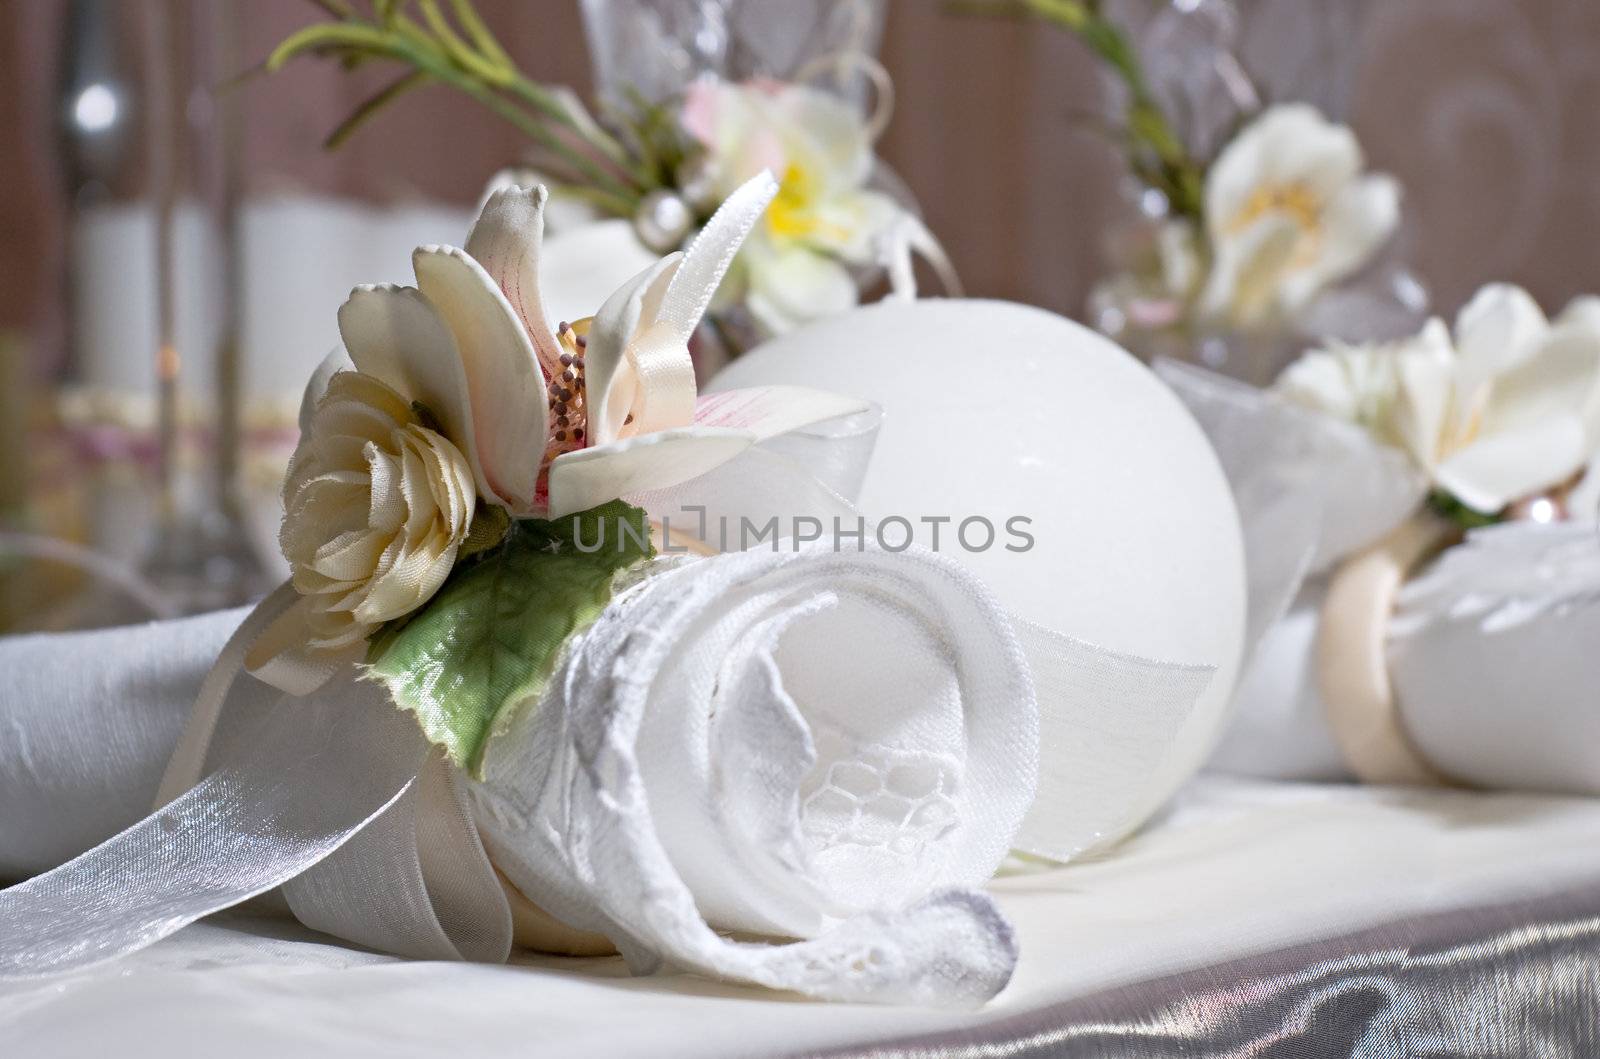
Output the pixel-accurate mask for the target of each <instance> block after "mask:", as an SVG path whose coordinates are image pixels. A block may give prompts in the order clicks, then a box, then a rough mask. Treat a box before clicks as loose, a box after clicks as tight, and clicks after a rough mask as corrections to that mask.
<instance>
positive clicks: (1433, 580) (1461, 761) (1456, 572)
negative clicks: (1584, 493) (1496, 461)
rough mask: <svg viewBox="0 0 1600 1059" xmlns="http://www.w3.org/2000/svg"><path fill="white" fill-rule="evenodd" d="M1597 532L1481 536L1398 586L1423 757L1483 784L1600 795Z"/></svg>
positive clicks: (1396, 646)
mask: <svg viewBox="0 0 1600 1059" xmlns="http://www.w3.org/2000/svg"><path fill="white" fill-rule="evenodd" d="M1596 645H1600V535H1597V534H1596V532H1595V527H1594V526H1593V525H1590V524H1587V523H1565V524H1555V525H1541V524H1537V523H1528V522H1520V523H1519V522H1513V523H1507V524H1504V525H1500V526H1492V527H1488V528H1486V529H1482V530H1477V531H1474V532H1473V533H1472V534H1470V535H1469V536H1468V538H1467V540H1466V542H1465V543H1464V544H1460V545H1457V546H1456V547H1454V548H1451V549H1449V550H1448V551H1447V552H1445V554H1444V555H1443V556H1442V557H1441V558H1440V559H1439V560H1438V562H1436V563H1435V564H1434V565H1433V566H1432V567H1431V568H1430V569H1428V570H1427V571H1425V572H1424V573H1423V574H1422V576H1420V577H1419V578H1417V579H1416V580H1414V581H1412V582H1411V583H1409V584H1408V585H1407V586H1406V587H1405V588H1404V589H1403V590H1402V592H1401V595H1400V600H1399V605H1398V607H1397V608H1396V611H1395V616H1394V620H1393V621H1392V622H1391V624H1390V630H1389V670H1390V673H1391V674H1392V676H1393V678H1394V683H1395V691H1396V694H1397V696H1398V698H1399V701H1400V703H1401V705H1402V707H1403V711H1404V718H1405V723H1406V728H1407V730H1408V732H1409V734H1410V737H1411V740H1412V742H1413V743H1415V744H1416V746H1417V749H1418V750H1419V751H1421V753H1422V754H1423V756H1424V757H1425V758H1426V759H1427V760H1428V761H1429V762H1430V763H1432V764H1433V765H1434V766H1435V767H1437V768H1438V769H1440V770H1441V771H1442V772H1444V773H1445V774H1446V775H1447V776H1449V777H1451V778H1452V779H1455V780H1459V781H1461V782H1463V783H1470V784H1474V785H1477V786H1482V787H1496V788H1521V789H1529V790H1543V791H1558V792H1564V793H1573V794H1600V754H1596V753H1595V748H1596V747H1600V711H1597V710H1596V709H1595V671H1596V666H1595V661H1594V650H1595V647H1596Z"/></svg>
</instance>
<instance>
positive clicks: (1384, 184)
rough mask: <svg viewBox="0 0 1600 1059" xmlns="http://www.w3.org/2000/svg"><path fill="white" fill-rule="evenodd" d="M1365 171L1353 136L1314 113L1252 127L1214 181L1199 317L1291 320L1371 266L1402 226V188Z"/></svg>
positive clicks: (1224, 158) (1209, 190)
mask: <svg viewBox="0 0 1600 1059" xmlns="http://www.w3.org/2000/svg"><path fill="white" fill-rule="evenodd" d="M1363 165H1364V160H1363V158H1362V154H1361V145H1360V144H1359V143H1357V142H1356V138H1355V134H1354V133H1352V132H1351V131H1350V130H1349V129H1348V128H1346V127H1345V126H1343V125H1335V124H1333V123H1332V122H1330V121H1328V120H1327V119H1326V118H1324V117H1323V116H1322V115H1321V114H1320V113H1318V111H1317V110H1316V108H1315V107H1311V106H1307V105H1305V104H1285V105H1281V106H1275V107H1270V108H1268V109H1267V110H1266V111H1264V112H1263V113H1262V114H1261V116H1260V117H1258V118H1256V119H1255V120H1254V121H1252V122H1251V123H1250V124H1249V125H1248V126H1246V127H1245V129H1244V130H1243V131H1242V132H1240V133H1239V135H1238V136H1236V137H1234V139H1233V140H1232V141H1231V142H1229V144H1228V146H1227V147H1225V148H1224V149H1223V151H1222V153H1221V154H1220V155H1219V156H1218V157H1217V160H1216V161H1215V162H1214V163H1213V164H1212V166H1211V169H1210V172H1209V173H1208V174H1207V176H1206V191H1205V215H1206V235H1207V238H1208V241H1209V242H1210V244H1211V252H1212V260H1211V272H1210V275H1209V277H1208V278H1207V281H1206V285H1205V288H1204V290H1203V291H1202V292H1201V295H1200V310H1201V312H1202V313H1203V314H1205V315H1207V316H1210V317H1213V318H1220V319H1223V320H1225V321H1227V322H1228V323H1230V324H1232V325H1234V326H1241V327H1253V326H1258V325H1262V324H1267V323H1271V322H1273V321H1275V320H1279V319H1282V318H1285V317H1292V316H1294V315H1295V314H1297V313H1298V312H1300V311H1301V310H1302V309H1304V308H1305V307H1306V306H1307V305H1308V304H1309V303H1310V302H1311V300H1312V299H1313V298H1314V297H1316V295H1317V294H1318V293H1319V292H1320V291H1321V290H1323V289H1324V288H1325V287H1327V286H1328V285H1330V284H1332V283H1335V282H1337V281H1339V280H1341V279H1344V278H1345V277H1347V276H1349V275H1350V274H1351V273H1353V272H1355V271H1356V270H1357V269H1359V268H1360V267H1361V266H1362V265H1364V264H1366V263H1367V262H1368V261H1369V260H1371V258H1372V256H1373V254H1374V253H1376V252H1377V250H1378V248H1379V247H1380V246H1382V245H1383V243H1384V242H1385V241H1386V240H1387V239H1388V238H1389V236H1390V235H1392V234H1393V232H1394V230H1395V227H1396V226H1397V225H1398V224H1399V220H1400V188H1399V185H1398V184H1396V183H1395V181H1394V180H1393V179H1392V178H1390V177H1388V176H1385V175H1382V174H1367V173H1363V172H1362V166H1363Z"/></svg>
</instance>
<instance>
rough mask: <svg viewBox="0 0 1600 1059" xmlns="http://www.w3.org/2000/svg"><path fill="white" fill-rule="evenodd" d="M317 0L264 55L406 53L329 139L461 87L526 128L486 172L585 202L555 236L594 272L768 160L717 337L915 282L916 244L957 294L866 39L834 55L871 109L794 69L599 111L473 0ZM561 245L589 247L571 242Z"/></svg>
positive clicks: (724, 340)
mask: <svg viewBox="0 0 1600 1059" xmlns="http://www.w3.org/2000/svg"><path fill="white" fill-rule="evenodd" d="M323 6H324V7H325V8H326V9H327V10H328V12H329V15H330V16H331V17H330V19H329V20H328V21H324V22H320V23H317V24H315V25H312V26H308V27H306V28H304V29H302V30H300V31H299V32H297V33H295V34H293V35H292V36H290V37H289V38H288V39H286V40H285V41H284V42H283V43H282V44H281V45H279V46H278V48H277V49H276V50H275V51H274V52H273V53H272V55H271V56H270V57H269V58H268V59H267V61H266V69H267V70H269V71H276V70H278V69H281V68H282V67H283V66H284V65H285V64H286V63H288V62H290V61H291V60H293V59H294V58H296V57H299V56H304V55H314V56H320V57H324V58H329V59H334V60H336V61H338V62H340V63H342V64H343V65H345V66H347V67H356V66H359V65H361V64H364V63H367V62H373V61H387V62H393V63H398V64H399V65H400V66H402V67H404V68H406V69H407V72H406V73H405V74H404V75H403V76H401V77H400V78H399V79H398V80H396V81H395V82H393V83H392V84H390V85H389V86H388V87H386V88H385V89H383V90H382V91H380V92H379V93H377V94H376V95H375V96H373V97H372V98H371V99H370V100H368V101H367V102H365V103H363V104H362V105H361V106H360V107H358V108H357V109H356V111H355V112H354V113H353V114H351V115H350V117H349V118H348V119H347V120H346V121H344V122H343V123H342V124H341V125H340V126H339V127H338V128H337V129H335V130H334V132H333V133H332V134H331V135H330V136H329V137H328V140H327V144H328V146H330V147H332V146H337V145H338V144H340V143H343V142H344V141H345V140H346V139H347V138H348V137H349V136H350V135H351V133H353V132H354V131H355V130H356V129H358V128H359V127H360V126H361V125H362V124H364V123H365V122H366V121H368V120H369V119H370V118H371V117H372V116H373V115H374V114H376V113H377V112H379V111H380V110H381V109H382V108H384V107H385V106H388V105H389V104H391V103H393V102H394V101H395V100H396V99H398V98H399V97H400V96H402V95H404V94H405V93H406V92H408V91H410V90H412V89H414V88H417V87H419V86H422V85H426V84H430V83H432V84H444V85H448V86H450V87H452V88H455V89H457V90H458V91H461V92H464V93H465V94H467V95H468V96H470V97H471V98H473V99H475V100H477V101H479V102H480V103H482V104H483V105H485V106H486V107H488V108H489V109H490V110H492V111H493V112H494V113H496V114H497V115H499V116H500V117H502V118H504V119H506V120H507V121H509V122H511V123H512V124H514V125H515V126H516V127H517V128H518V129H519V130H520V131H522V132H523V133H524V134H526V135H527V137H528V138H529V140H530V157H529V159H528V161H527V164H526V165H521V166H518V167H515V168H513V169H511V170H508V171H507V173H506V174H504V175H502V176H501V177H497V178H496V181H495V183H494V184H492V185H491V188H493V187H495V186H500V185H504V184H508V183H514V182H517V183H532V182H535V181H538V182H542V183H544V184H546V185H548V186H549V187H550V188H551V190H552V194H554V195H555V196H556V197H557V198H558V199H561V200H563V201H564V202H566V203H567V209H566V213H567V215H568V216H569V218H570V216H571V215H572V214H573V213H574V212H577V213H579V214H580V215H583V216H585V217H586V222H585V223H582V224H579V225H577V226H576V227H573V228H570V230H567V231H565V232H564V233H563V235H564V236H565V237H566V238H568V239H571V238H574V237H578V236H580V234H581V235H582V237H583V238H585V239H586V240H587V241H588V242H589V243H592V244H593V245H594V247H596V248H603V252H604V254H605V255H606V256H608V257H610V258H612V259H613V263H612V264H610V265H608V266H607V267H606V268H605V269H603V270H601V271H602V273H603V274H604V275H606V276H609V275H611V274H612V273H613V272H614V271H615V269H616V265H615V263H614V262H615V261H616V260H618V259H620V260H621V261H622V262H623V263H625V264H629V265H631V266H632V267H633V268H634V269H637V268H642V267H643V266H644V265H645V264H647V263H648V262H649V261H650V260H652V259H653V258H654V257H655V256H656V255H659V254H663V253H666V252H668V251H671V250H674V249H678V248H681V247H683V246H686V245H688V243H689V242H690V241H691V240H692V239H693V238H694V235H695V233H696V232H698V231H699V229H700V228H701V226H702V225H703V224H704V223H705V222H706V220H707V219H709V218H710V216H711V215H712V213H713V212H714V211H715V210H716V209H717V207H718V206H719V205H721V203H722V202H723V201H724V200H725V199H726V197H727V196H728V195H729V194H731V193H732V192H733V190H734V189H735V188H737V187H739V186H740V185H742V184H743V183H745V182H746V181H748V180H750V179H751V178H752V177H754V176H755V175H756V174H757V173H759V172H762V171H763V170H766V171H770V172H772V173H774V174H777V176H778V177H779V181H780V190H779V194H778V198H777V200H776V202H775V203H774V204H773V207H772V209H771V210H770V211H769V212H768V213H767V215H766V218H765V220H764V221H763V223H762V224H761V225H760V226H759V227H758V229H757V230H756V231H754V232H752V233H751V236H750V238H749V239H748V240H747V242H746V244H745V247H744V248H743V250H742V251H741V253H740V255H739V259H738V262H737V264H736V266H735V267H734V268H733V269H731V270H730V271H729V274H728V276H727V282H726V285H725V286H724V288H723V289H722V290H720V291H719V293H718V296H717V299H716V301H715V303H714V306H713V312H712V313H711V315H710V317H709V318H708V319H709V321H710V322H711V323H712V324H713V325H715V328H716V337H717V339H718V340H719V342H720V344H721V346H722V347H723V349H724V351H725V352H732V353H737V352H738V351H739V350H740V349H742V348H744V347H746V346H748V345H749V344H751V343H753V342H754V341H757V340H759V339H760V338H762V337H766V336H770V335H773V334H778V333H781V332H784V331H787V330H789V329H790V328H792V327H794V326H796V325H798V324H800V323H804V322H805V321H806V320H809V319H814V318H816V317H818V316H824V315H829V314H832V313H836V312H839V311H842V310H844V309H848V308H850V307H852V306H854V305H856V304H857V303H858V301H859V300H860V298H861V295H862V291H863V288H864V287H865V286H866V285H867V284H869V283H870V282H873V281H875V280H876V279H877V278H878V277H883V276H886V277H887V279H888V280H889V282H890V284H891V285H892V286H893V287H894V288H895V289H896V290H899V291H902V292H912V291H914V285H913V284H914V280H913V278H912V274H911V259H912V255H913V254H919V255H922V256H923V257H925V258H926V259H927V260H928V261H929V262H930V263H931V264H932V265H933V267H934V268H935V269H936V270H937V271H938V273H939V276H940V279H941V282H942V283H943V284H944V285H945V287H946V288H947V289H948V290H949V291H950V292H951V293H959V289H960V285H959V280H958V278H957V277H956V275H955V271H954V269H953V267H951V265H950V263H949V260H948V258H947V257H946V256H945V254H944V252H943V250H942V249H941V248H940V247H939V244H938V242H937V240H935V239H934V238H933V236H932V234H931V233H930V232H929V231H928V230H927V228H926V227H925V226H924V225H923V224H922V222H921V220H920V219H919V218H918V216H917V214H916V212H915V209H914V207H912V206H910V205H908V204H907V203H905V202H902V201H901V199H900V198H897V197H895V196H894V195H891V194H890V193H889V192H888V191H887V190H885V188H886V187H891V186H892V187H896V188H898V187H900V185H898V182H892V183H889V184H885V183H884V182H882V181H880V180H879V179H878V177H879V169H880V163H879V161H878V159H877V157H876V154H875V153H874V150H873V144H874V141H875V140H876V139H877V137H878V135H879V134H880V133H881V132H882V131H883V129H884V127H885V126H886V125H887V123H888V117H889V113H888V107H889V101H890V99H891V98H892V93H891V91H890V88H889V82H888V75H887V74H886V73H885V72H884V71H883V70H882V68H881V67H880V66H879V65H878V64H877V63H876V61H875V60H872V59H871V58H870V57H868V56H865V55H859V54H852V55H850V56H840V57H838V59H839V61H840V62H841V63H845V62H848V63H849V64H850V65H852V66H856V67H860V68H862V69H863V70H864V71H866V73H867V74H868V76H869V77H870V78H871V80H872V81H873V82H874V83H875V84H876V85H877V86H878V89H879V97H880V98H879V107H880V110H879V112H878V113H876V114H873V115H863V114H861V113H859V112H858V110H857V109H856V108H854V107H853V106H851V105H849V104H848V103H847V102H845V100H843V99H842V98H840V97H839V96H838V95H836V94H835V93H833V92H830V91H827V90H825V89H823V88H819V87H815V86H813V85H812V84H810V83H807V82H805V81H802V80H797V81H792V82H780V81H775V80H771V79H756V80H750V81H746V82H740V83H729V82H724V81H719V80H716V79H714V78H710V77H704V78H700V79H697V80H695V81H693V82H691V83H690V84H689V85H688V87H687V88H686V89H685V90H684V91H683V92H682V93H681V94H679V95H675V96H673V97H671V98H668V99H663V100H646V99H644V98H642V97H640V96H639V95H638V93H636V92H635V93H632V94H631V95H630V98H629V101H628V102H627V103H626V104H619V103H616V102H609V101H604V100H603V101H602V104H601V108H600V111H599V113H598V116H596V115H595V114H592V113H591V112H590V111H589V109H588V108H587V107H585V106H584V104H583V103H582V101H581V100H579V98H578V97H577V95H576V94H575V93H573V92H572V91H571V90H570V89H568V88H565V87H563V86H553V85H546V84H541V83H539V82H537V81H535V80H532V79H531V78H529V77H528V76H527V75H526V74H524V73H523V72H522V71H521V70H520V69H518V67H517V66H516V64H515V62H514V61H513V60H512V59H511V57H510V56H509V55H508V54H507V52H506V50H505V48H504V47H502V46H501V44H500V43H499V42H498V41H497V40H496V38H495V36H494V35H493V33H492V32H491V31H490V30H489V28H488V27H487V26H486V25H485V24H484V22H483V20H482V19H481V18H480V17H479V16H478V14H477V12H476V10H475V9H474V7H473V5H472V4H471V2H470V0H451V2H450V3H449V5H448V9H449V10H448V13H447V11H446V9H445V5H444V4H442V3H440V2H439V0H414V2H412V0H389V2H383V0H377V2H375V3H373V4H372V5H371V7H370V9H368V10H363V9H361V8H358V7H357V6H356V5H355V4H354V3H346V2H344V0H332V2H329V3H325V4H324V5H323ZM451 16H453V18H452V17H451ZM568 223H569V225H570V223H571V222H570V220H569V222H568ZM619 231H622V232H625V233H626V234H625V236H624V237H622V238H619V237H618V236H619ZM595 252H596V253H598V252H600V251H599V249H596V251H595ZM569 253H571V254H572V255H573V256H576V257H580V258H581V257H584V256H585V252H584V250H583V249H582V248H578V247H573V248H571V249H570V250H569Z"/></svg>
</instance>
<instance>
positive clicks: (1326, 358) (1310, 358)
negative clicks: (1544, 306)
mask: <svg viewBox="0 0 1600 1059" xmlns="http://www.w3.org/2000/svg"><path fill="white" fill-rule="evenodd" d="M1278 389H1279V390H1280V391H1282V392H1284V393H1285V394H1287V395H1288V396H1289V397H1291V398H1293V399H1295V400H1297V401H1299V402H1301V403H1303V404H1306V405H1309V406H1311V407H1314V408H1317V409H1319V410H1320V411H1323V412H1326V413H1329V414H1331V415H1335V416H1338V417H1340V418H1342V419H1347V420H1350V421H1352V422H1357V423H1360V424H1362V425H1364V426H1366V427H1368V428H1369V429H1370V430H1372V431H1373V432H1374V434H1376V435H1377V436H1378V437H1379V438H1380V439H1382V440H1384V441H1386V442H1389V443H1391V444H1394V445H1398V446H1400V447H1403V448H1404V449H1406V450H1407V451H1408V452H1409V453H1410V454H1411V456H1412V457H1413V459H1415V460H1416V462H1417V463H1418V465H1420V466H1421V467H1422V468H1423V469H1424V470H1426V471H1427V472H1428V473H1429V475H1430V476H1431V477H1432V479H1433V481H1434V484H1435V485H1437V486H1438V487H1439V488H1441V489H1443V490H1445V491H1446V492H1448V493H1450V494H1451V495H1453V496H1455V497H1456V498H1457V499H1459V500H1460V501H1461V502H1462V503H1464V504H1466V505H1467V506H1468V507H1471V508H1473V509H1474V510H1477V511H1482V512H1485V513H1492V512H1497V511H1500V510H1501V509H1503V508H1504V507H1505V506H1506V505H1508V504H1510V503H1512V502H1514V501H1516V500H1519V499H1523V498H1525V497H1528V496H1531V495H1534V494H1536V493H1538V492H1540V491H1541V490H1546V489H1550V488H1553V487H1555V486H1558V485H1561V484H1562V483H1564V482H1566V481H1568V480H1569V479H1571V478H1572V477H1573V476H1574V475H1576V474H1577V473H1578V472H1579V471H1580V470H1582V469H1583V467H1584V466H1585V465H1586V464H1587V463H1588V462H1589V461H1590V460H1591V459H1592V457H1593V455H1594V453H1595V452H1596V451H1597V450H1600V298H1593V297H1588V298H1580V299H1578V300H1576V301H1574V302H1573V303H1572V304H1571V305H1569V306H1568V307H1567V309H1566V310H1565V311H1564V312H1563V313H1562V314H1561V315H1560V316H1559V317H1557V318H1556V320H1555V321H1554V322H1553V323H1552V322H1550V321H1548V320H1546V319H1545V316H1544V313H1543V312H1541V311H1540V309H1539V306H1538V305H1537V304H1536V303H1535V302H1534V300H1533V298H1531V297H1530V296H1529V295H1528V294H1527V292H1526V291H1523V290H1521V289H1519V288H1517V287H1513V286H1508V285H1505V284H1492V285H1490V286H1487V287H1485V288H1483V289H1482V290H1481V291H1479V292H1478V294H1477V296H1476V297H1474V298H1473V300H1472V301H1471V303H1469V304H1468V305H1467V306H1466V308H1464V309H1462V310H1461V313H1460V315H1459V316H1458V317H1457V318H1456V326H1455V334H1454V336H1453V338H1452V336H1451V334H1450V331H1449V330H1448V329H1447V328H1446V327H1445V325H1444V323H1443V322H1442V321H1440V320H1432V321H1430V322H1429V323H1428V325H1427V327H1425V328H1424V329H1423V331H1422V332H1421V333H1420V334H1418V335H1416V336H1415V337H1413V338H1410V339H1405V340H1402V341H1400V342H1394V343H1387V344H1384V345H1371V346H1356V347H1345V348H1341V349H1336V350H1331V351H1317V352H1313V353H1309V354H1307V355H1306V356H1304V357H1302V358H1301V359H1300V360H1299V361H1298V362H1296V363H1295V364H1293V365H1291V366H1290V367H1289V368H1288V369H1287V370H1286V371H1285V372H1284V374H1283V376H1282V378H1280V380H1279V382H1278Z"/></svg>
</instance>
